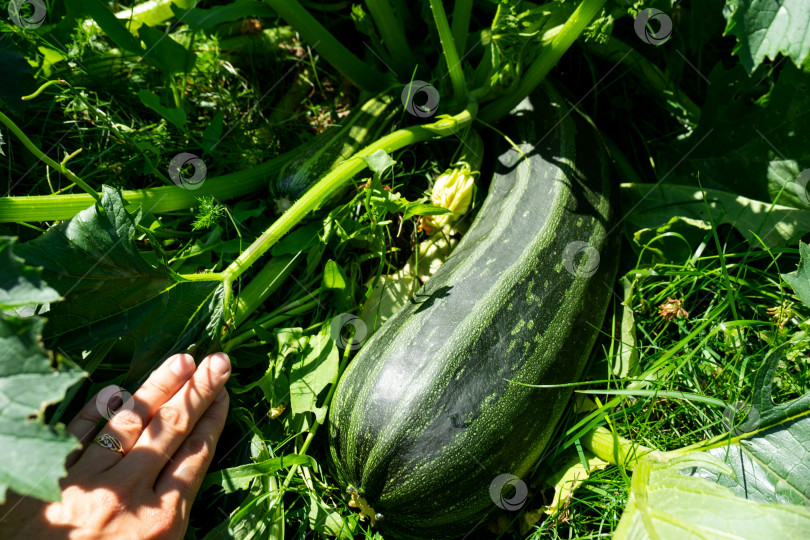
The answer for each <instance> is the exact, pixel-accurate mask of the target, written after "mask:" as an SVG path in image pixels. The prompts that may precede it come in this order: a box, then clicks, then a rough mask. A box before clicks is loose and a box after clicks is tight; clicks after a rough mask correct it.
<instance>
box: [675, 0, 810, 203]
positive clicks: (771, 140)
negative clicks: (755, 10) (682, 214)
mask: <svg viewBox="0 0 810 540" xmlns="http://www.w3.org/2000/svg"><path fill="white" fill-rule="evenodd" d="M808 5H810V4H808ZM761 71H764V69H763V70H761ZM775 73H778V76H777V78H776V81H775V83H774V84H773V86H772V87H769V84H770V81H769V80H768V77H767V76H765V74H764V73H760V72H758V73H757V74H755V75H754V76H750V75H749V74H747V73H746V72H745V70H744V69H743V68H742V67H741V66H739V65H735V66H734V67H733V68H731V69H724V68H723V66H722V64H718V65H716V66H715V67H714V69H712V71H711V73H710V74H709V80H710V81H711V85H710V86H709V88H708V94H707V96H706V101H705V103H704V104H703V106H702V108H701V116H700V123H699V125H698V126H697V128H696V129H695V131H694V132H693V133H692V134H691V135H690V136H689V137H687V138H686V139H684V140H683V141H681V142H679V143H677V144H674V145H672V146H671V147H669V148H670V150H671V154H670V155H669V156H668V158H667V163H666V164H665V165H664V166H663V170H665V171H674V172H675V175H676V176H678V180H677V182H679V183H687V182H689V183H691V184H693V185H695V179H696V178H699V179H700V181H701V182H702V184H703V185H704V186H705V187H707V188H715V189H723V190H725V191H728V192H730V193H733V194H734V195H742V196H744V197H747V198H749V199H754V200H758V201H764V202H776V203H777V204H780V205H783V206H791V207H794V208H805V209H810V191H808V188H810V185H807V183H806V182H804V183H803V182H802V179H803V177H802V176H801V173H802V171H804V170H805V169H807V168H808V167H810V146H808V145H807V144H805V141H807V139H808V137H810V122H808V120H810V92H807V91H806V88H807V87H808V84H810V74H808V73H805V72H802V71H800V70H798V69H797V68H795V67H794V66H793V65H792V64H791V63H790V62H785V63H784V64H782V65H781V66H780V68H779V70H776V71H775ZM663 159H664V157H663V156H661V159H659V161H662V160H663Z"/></svg>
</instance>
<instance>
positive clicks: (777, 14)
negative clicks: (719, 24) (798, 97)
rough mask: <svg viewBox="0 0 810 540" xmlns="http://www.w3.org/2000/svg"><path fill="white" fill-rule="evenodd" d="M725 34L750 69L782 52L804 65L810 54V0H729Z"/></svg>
mask: <svg viewBox="0 0 810 540" xmlns="http://www.w3.org/2000/svg"><path fill="white" fill-rule="evenodd" d="M726 4H727V6H728V7H729V8H730V9H728V10H726V13H725V15H726V19H727V21H728V25H727V26H726V32H725V33H726V34H730V35H732V36H735V37H736V38H737V47H735V49H734V53H735V54H736V55H737V56H739V58H740V62H741V63H742V65H743V66H745V69H747V70H748V72H749V73H751V72H753V71H754V70H755V69H756V68H757V66H759V64H760V63H762V61H763V60H764V59H765V58H769V59H771V60H775V59H776V57H777V56H778V55H779V54H780V53H781V54H784V55H785V56H789V57H790V58H791V59H792V60H793V62H795V63H796V65H797V66H799V67H801V66H802V65H803V64H804V63H805V61H806V60H807V56H808V55H810V3H808V2H807V1H806V0H726Z"/></svg>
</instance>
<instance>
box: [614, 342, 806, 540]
mask: <svg viewBox="0 0 810 540" xmlns="http://www.w3.org/2000/svg"><path fill="white" fill-rule="evenodd" d="M782 359H784V346H782V347H778V348H777V349H775V350H774V351H772V352H771V353H770V354H769V355H768V357H767V358H766V359H765V363H764V365H763V367H762V368H761V369H760V370H759V372H758V373H757V377H756V381H755V387H754V388H755V390H754V396H753V399H752V402H751V411H752V412H753V414H752V413H749V418H750V419H751V422H750V424H749V423H747V424H746V425H747V426H748V432H746V433H743V434H742V435H739V436H735V437H730V438H729V439H728V440H727V444H721V445H719V446H716V447H714V448H711V449H710V450H709V451H707V452H690V453H687V454H682V455H678V456H677V457H667V455H666V454H659V453H655V454H652V455H651V456H650V457H647V458H645V459H644V460H642V462H641V463H640V464H639V466H638V467H637V468H636V470H635V471H634V473H633V479H632V483H631V491H630V498H629V500H628V504H627V507H626V508H625V512H624V514H623V515H622V518H621V521H620V522H619V526H618V527H617V529H616V533H615V535H614V538H615V539H616V540H624V539H647V538H684V539H689V538H741V539H742V538H751V539H758V538H784V539H792V538H795V539H799V538H806V537H807V531H808V530H810V506H808V503H810V498H808V494H809V493H810V465H809V463H810V462H808V458H810V450H809V449H810V393H808V394H806V395H804V396H802V397H801V398H798V399H796V400H793V401H790V402H788V403H782V404H778V405H777V404H774V402H773V399H772V395H771V389H772V383H773V379H774V375H775V373H776V367H777V365H778V363H779V361H780V360H782ZM675 454H676V455H677V452H676V453H675ZM670 456H672V454H670ZM687 469H692V473H693V475H692V476H690V475H689V474H685V471H686V470H687Z"/></svg>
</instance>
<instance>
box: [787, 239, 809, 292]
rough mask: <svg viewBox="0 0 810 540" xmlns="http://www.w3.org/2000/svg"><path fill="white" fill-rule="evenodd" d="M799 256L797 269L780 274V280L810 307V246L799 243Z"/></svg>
mask: <svg viewBox="0 0 810 540" xmlns="http://www.w3.org/2000/svg"><path fill="white" fill-rule="evenodd" d="M799 255H800V256H801V259H800V260H799V267H798V268H797V269H796V270H795V271H793V272H791V273H789V274H782V279H784V280H785V281H786V282H787V284H788V285H790V287H791V288H792V289H793V291H794V292H795V293H796V296H798V297H799V300H801V301H802V303H803V304H804V305H805V306H807V307H810V245H808V244H805V243H804V242H799Z"/></svg>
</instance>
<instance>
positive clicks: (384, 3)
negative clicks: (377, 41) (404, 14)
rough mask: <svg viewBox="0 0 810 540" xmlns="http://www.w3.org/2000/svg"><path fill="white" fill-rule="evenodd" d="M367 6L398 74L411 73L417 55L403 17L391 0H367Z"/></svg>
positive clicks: (405, 74) (403, 75)
mask: <svg viewBox="0 0 810 540" xmlns="http://www.w3.org/2000/svg"><path fill="white" fill-rule="evenodd" d="M366 6H367V7H368V11H369V13H371V17H372V18H373V19H374V24H375V25H376V26H377V29H378V30H379V31H380V35H381V36H382V39H383V41H384V42H385V48H386V49H388V54H389V56H390V57H391V61H392V62H393V63H394V66H393V68H394V70H396V72H397V75H398V76H399V77H405V76H407V75H409V74H410V73H411V72H412V71H413V67H414V66H415V65H416V57H414V55H413V51H412V50H411V46H410V45H409V44H408V38H407V37H406V36H405V25H404V24H402V19H400V18H399V17H398V16H397V14H396V12H395V11H394V8H393V6H391V2H390V1H389V0H366Z"/></svg>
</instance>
